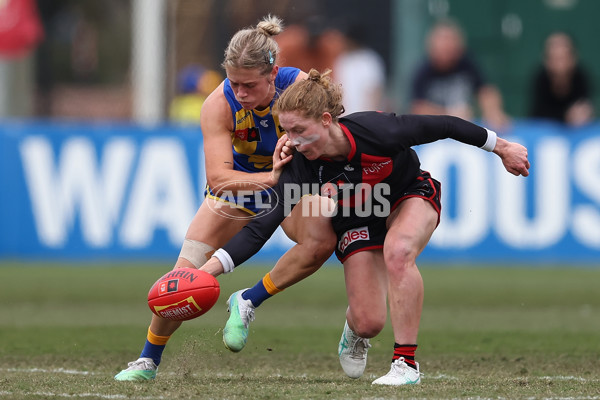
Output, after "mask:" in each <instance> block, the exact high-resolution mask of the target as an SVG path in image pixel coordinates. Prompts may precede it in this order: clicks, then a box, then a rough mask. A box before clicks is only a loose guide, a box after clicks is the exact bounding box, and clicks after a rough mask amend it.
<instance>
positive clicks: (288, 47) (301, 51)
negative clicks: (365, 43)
mask: <svg viewBox="0 0 600 400" xmlns="http://www.w3.org/2000/svg"><path fill="white" fill-rule="evenodd" d="M275 40H276V41H277V44H278V45H279V50H280V53H279V59H280V66H282V67H296V68H300V69H301V70H303V71H310V69H311V68H314V69H316V70H318V71H325V70H326V69H331V70H333V66H334V63H335V60H336V59H337V58H338V57H339V55H340V54H342V52H343V51H344V48H345V43H346V38H345V37H344V34H343V33H342V32H341V31H340V30H339V29H337V28H334V27H332V26H331V23H330V21H329V20H328V19H326V18H325V17H324V16H322V15H314V16H311V17H309V18H307V19H306V20H305V21H304V22H303V23H298V24H292V25H290V26H288V27H286V28H285V30H284V31H283V32H281V33H280V34H279V35H277V37H276V39H275Z"/></svg>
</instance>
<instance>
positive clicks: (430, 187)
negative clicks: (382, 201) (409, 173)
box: [334, 171, 442, 263]
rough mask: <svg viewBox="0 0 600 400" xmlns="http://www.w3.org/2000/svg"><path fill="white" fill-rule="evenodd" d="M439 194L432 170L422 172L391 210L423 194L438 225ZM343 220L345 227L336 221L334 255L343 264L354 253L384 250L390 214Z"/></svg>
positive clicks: (440, 204)
mask: <svg viewBox="0 0 600 400" xmlns="http://www.w3.org/2000/svg"><path fill="white" fill-rule="evenodd" d="M440 196H441V184H440V182H438V181H437V180H435V179H433V178H432V177H431V175H430V174H429V172H426V171H422V172H421V175H420V176H418V177H417V179H416V180H415V182H414V183H413V184H412V185H411V186H410V187H408V188H407V189H406V190H405V191H404V192H403V193H401V194H400V196H399V197H396V198H397V200H396V201H395V202H394V203H393V204H392V207H391V210H390V213H391V212H393V211H394V210H395V209H396V208H397V207H398V205H399V204H400V203H401V202H402V201H404V200H406V199H408V198H410V197H420V198H422V199H425V200H427V201H429V202H430V203H431V205H432V206H433V208H434V209H435V210H436V211H437V214H438V224H439V223H440V213H441V211H442V203H441V201H440ZM342 221H343V222H344V223H343V227H342V226H336V224H335V223H334V229H335V231H336V234H337V240H338V242H337V246H336V248H335V255H336V256H337V258H338V260H340V261H341V262H342V263H343V262H344V261H345V260H346V259H347V258H348V257H350V256H351V255H352V254H355V253H358V252H361V251H367V250H377V249H383V242H384V240H385V235H386V234H387V228H386V221H387V217H377V216H370V217H365V218H345V219H343V220H342ZM347 222H349V224H348V223H347Z"/></svg>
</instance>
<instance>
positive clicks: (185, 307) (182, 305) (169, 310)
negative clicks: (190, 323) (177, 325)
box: [154, 296, 202, 321]
mask: <svg viewBox="0 0 600 400" xmlns="http://www.w3.org/2000/svg"><path fill="white" fill-rule="evenodd" d="M154 310H155V311H156V312H157V313H158V315H160V316H161V317H163V318H167V319H171V320H176V321H178V320H185V319H189V318H191V317H192V316H193V315H196V314H198V313H199V312H202V308H201V307H200V306H199V305H198V303H196V301H195V300H194V298H193V297H192V296H190V297H188V298H187V299H183V300H181V301H178V302H177V303H173V304H169V305H166V306H154Z"/></svg>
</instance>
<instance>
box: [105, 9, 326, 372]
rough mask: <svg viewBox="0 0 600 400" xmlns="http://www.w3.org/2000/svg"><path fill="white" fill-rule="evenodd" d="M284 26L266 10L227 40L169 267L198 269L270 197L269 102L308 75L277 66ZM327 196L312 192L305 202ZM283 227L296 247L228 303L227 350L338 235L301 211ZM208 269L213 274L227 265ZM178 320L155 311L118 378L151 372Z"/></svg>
mask: <svg viewBox="0 0 600 400" xmlns="http://www.w3.org/2000/svg"><path fill="white" fill-rule="evenodd" d="M281 31H282V21H281V20H280V19H279V18H277V17H274V16H267V17H265V18H264V19H263V20H262V21H261V22H259V23H258V25H257V26H256V27H254V28H247V29H243V30H241V31H239V32H238V33H236V34H235V35H234V36H233V38H232V39H231V41H230V42H229V45H228V47H227V49H226V51H225V59H224V61H223V67H224V69H225V72H226V74H227V78H226V79H225V80H224V81H223V82H222V83H221V85H220V86H219V87H218V88H217V89H215V90H214V91H213V92H212V93H211V94H210V95H209V96H208V98H207V99H206V101H205V102H204V105H203V106H202V110H201V121H200V123H201V128H202V135H203V142H204V156H205V164H206V178H207V182H208V185H207V189H206V198H205V200H204V201H203V203H202V205H201V206H200V208H199V210H198V212H197V213H196V215H195V217H194V218H193V220H192V222H191V224H190V226H189V228H188V231H187V234H186V237H185V241H184V243H183V246H182V248H181V253H180V254H179V258H178V259H177V262H176V263H175V267H174V268H182V267H196V268H199V267H201V266H202V265H203V264H204V263H205V261H206V260H207V259H208V258H210V256H211V255H212V254H213V252H214V251H215V249H216V248H219V247H220V246H223V245H224V244H225V243H227V241H228V240H229V239H231V238H232V237H233V236H234V235H235V234H236V233H237V232H239V231H240V229H242V227H243V226H244V225H246V224H247V223H248V222H249V221H250V220H252V219H253V218H257V217H259V216H262V214H261V213H262V212H264V208H263V207H262V206H263V205H264V204H266V203H268V201H267V199H268V197H269V193H268V191H265V189H269V188H271V187H272V186H273V185H275V184H276V183H277V181H278V177H279V174H280V173H281V168H282V167H283V166H282V165H278V166H277V168H273V167H274V165H273V151H274V150H275V145H276V143H277V141H278V139H279V138H280V137H282V136H283V135H284V133H285V132H284V131H283V129H282V128H281V126H280V124H279V121H278V119H277V117H275V116H273V115H272V113H271V107H272V105H273V103H274V101H275V99H276V98H277V97H278V96H279V95H280V93H281V92H282V91H283V90H284V89H285V88H287V87H288V86H289V85H290V84H292V83H294V82H296V81H300V80H303V79H305V78H306V76H307V74H306V73H305V72H302V71H300V70H299V69H296V68H285V67H281V68H280V67H279V66H278V65H277V54H278V52H279V48H278V45H277V42H276V41H275V40H274V39H273V36H274V35H277V34H278V33H280V32H281ZM256 193H258V194H256ZM249 194H250V195H249ZM257 196H258V197H257ZM326 200H327V199H320V198H315V197H312V198H307V199H306V200H305V201H307V202H320V201H326ZM316 209H318V208H316ZM281 226H282V228H283V230H284V231H285V233H286V234H287V236H288V237H290V238H291V239H292V240H294V241H295V242H296V243H297V245H295V246H294V247H292V248H291V249H290V250H289V251H288V252H287V253H286V254H284V255H283V256H282V258H281V260H280V261H279V262H278V263H277V264H276V265H275V267H274V268H273V270H272V271H271V272H270V273H268V274H266V275H265V276H264V278H263V279H262V280H261V281H260V282H259V284H257V285H256V286H255V287H254V288H252V290H249V291H248V292H247V294H245V295H244V296H241V295H240V296H232V298H231V299H229V301H228V304H229V308H230V310H231V312H232V315H233V314H235V319H232V321H233V322H236V323H237V324H236V325H235V329H233V328H231V329H229V330H228V331H227V332H224V340H225V343H228V345H229V348H230V349H231V350H232V351H239V350H241V348H242V347H243V346H244V345H245V343H246V336H247V325H248V322H249V321H250V320H252V319H253V318H254V308H255V307H257V306H258V305H260V303H261V302H262V301H264V300H265V299H267V298H269V297H270V296H272V295H274V294H276V293H278V292H279V291H281V290H283V289H284V288H286V287H288V286H290V285H293V284H294V283H296V282H298V281H300V280H302V279H303V278H305V277H306V276H308V275H310V274H312V273H313V272H314V271H316V270H317V269H318V268H319V267H320V266H321V265H322V264H323V263H324V262H325V261H326V260H327V259H328V258H329V257H330V256H331V254H332V253H333V249H334V247H335V234H334V232H333V230H332V228H331V223H330V221H329V219H328V218H326V217H320V216H318V215H310V216H306V215H304V216H302V215H300V213H299V212H298V213H293V215H291V217H290V218H288V219H286V220H285V221H283V222H282V224H281ZM209 272H211V273H212V274H213V275H214V276H217V275H219V274H221V273H223V272H230V270H223V269H220V270H211V271H209ZM180 325H181V322H179V321H170V320H167V319H163V318H160V317H158V316H156V315H153V316H152V321H151V323H150V327H149V329H148V333H147V337H146V342H145V345H144V347H143V349H142V352H141V354H140V357H139V358H138V359H137V360H136V361H133V362H131V363H129V365H128V368H127V369H125V370H123V371H121V372H120V373H119V374H117V375H116V376H115V379H116V380H121V381H139V380H149V379H153V378H155V377H156V370H157V368H158V365H159V363H160V361H161V356H162V353H163V350H164V348H165V345H166V343H167V341H168V340H169V338H170V337H171V335H172V334H173V333H174V332H175V331H176V330H177V328H179V326H180Z"/></svg>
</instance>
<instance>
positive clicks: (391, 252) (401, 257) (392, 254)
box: [383, 241, 418, 271]
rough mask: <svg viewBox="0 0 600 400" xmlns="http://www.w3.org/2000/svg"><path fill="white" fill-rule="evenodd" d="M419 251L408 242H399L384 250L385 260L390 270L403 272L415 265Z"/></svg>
mask: <svg viewBox="0 0 600 400" xmlns="http://www.w3.org/2000/svg"><path fill="white" fill-rule="evenodd" d="M417 255H418V251H417V249H416V248H415V246H412V245H410V244H409V243H408V242H404V241H398V242H396V243H394V244H393V245H392V246H386V247H384V249H383V258H384V260H385V265H386V266H387V268H388V270H397V271H402V270H404V269H405V268H408V267H410V266H411V265H414V264H415V260H416V258H417Z"/></svg>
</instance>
